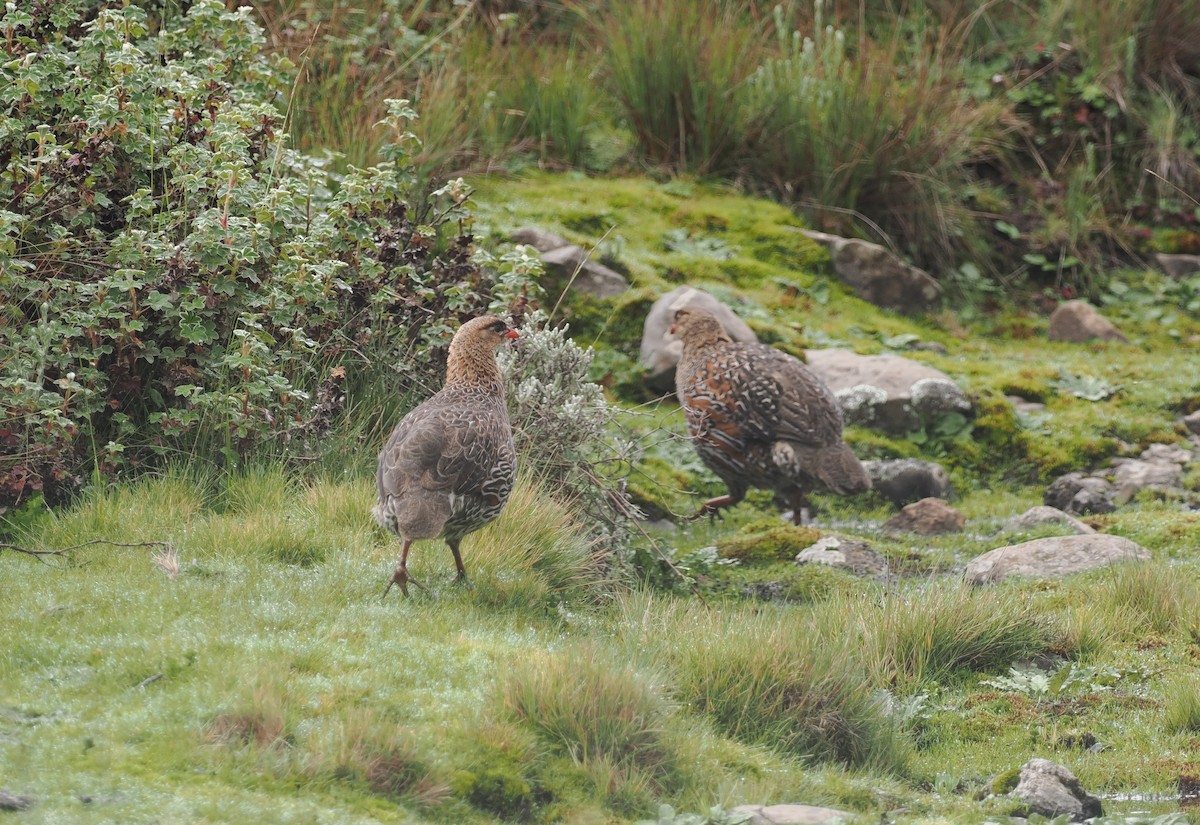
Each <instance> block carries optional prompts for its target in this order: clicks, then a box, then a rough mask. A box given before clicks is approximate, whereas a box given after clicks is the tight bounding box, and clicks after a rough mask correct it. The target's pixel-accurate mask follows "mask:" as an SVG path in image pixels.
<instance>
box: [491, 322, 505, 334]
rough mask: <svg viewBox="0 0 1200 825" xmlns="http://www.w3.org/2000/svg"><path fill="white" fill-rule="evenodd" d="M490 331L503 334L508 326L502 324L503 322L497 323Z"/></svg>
mask: <svg viewBox="0 0 1200 825" xmlns="http://www.w3.org/2000/svg"><path fill="white" fill-rule="evenodd" d="M492 330H493V331H495V332H505V331H507V330H508V324H506V323H504V322H503V321H497V322H496V323H494V324H492Z"/></svg>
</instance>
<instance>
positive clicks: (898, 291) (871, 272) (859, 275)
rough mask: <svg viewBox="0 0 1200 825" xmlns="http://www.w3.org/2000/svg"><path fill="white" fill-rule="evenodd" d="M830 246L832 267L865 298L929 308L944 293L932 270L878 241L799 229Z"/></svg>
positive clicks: (887, 305) (890, 305) (913, 309)
mask: <svg viewBox="0 0 1200 825" xmlns="http://www.w3.org/2000/svg"><path fill="white" fill-rule="evenodd" d="M800 231H801V232H802V233H803V234H804V235H805V236H807V237H809V238H812V239H813V240H814V241H816V242H817V243H819V244H821V245H822V246H824V247H825V248H826V249H828V250H829V257H830V259H831V260H832V261H833V271H834V272H835V273H837V276H838V278H839V279H840V280H841V281H842V282H843V283H845V284H846V285H847V286H849V287H850V288H851V289H853V290H854V291H855V293H857V295H858V297H860V298H862V299H863V300H864V301H870V302H871V303H872V304H874V305H875V306H878V307H883V308H884V309H894V310H897V311H899V312H905V313H910V314H912V313H919V312H926V311H928V310H930V309H932V308H934V307H935V306H936V305H937V303H938V301H939V300H941V297H942V287H941V285H940V284H939V283H938V282H937V281H935V280H934V279H933V278H932V277H930V275H929V273H927V272H925V271H924V270H921V269H917V268H916V267H915V266H912V265H911V264H907V263H905V262H904V261H902V260H900V259H899V258H898V257H896V256H895V255H894V254H893V253H891V252H889V251H888V250H887V249H885V248H883V247H882V246H880V245H879V244H875V243H870V242H869V241H862V240H859V239H857V238H842V237H839V236H837V235H829V234H827V233H825V232H815V231H812V230H807V229H802V230H800Z"/></svg>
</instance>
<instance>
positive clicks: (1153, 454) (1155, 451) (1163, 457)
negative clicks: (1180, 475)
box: [1114, 444, 1193, 464]
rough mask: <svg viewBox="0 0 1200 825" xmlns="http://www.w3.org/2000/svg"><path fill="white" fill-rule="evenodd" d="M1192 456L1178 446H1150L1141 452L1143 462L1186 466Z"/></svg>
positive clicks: (1191, 453)
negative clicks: (1167, 462)
mask: <svg viewBox="0 0 1200 825" xmlns="http://www.w3.org/2000/svg"><path fill="white" fill-rule="evenodd" d="M1192 455H1193V452H1192V451H1191V450H1189V449H1186V448H1185V447H1181V446H1180V445H1178V444H1151V445H1150V446H1149V447H1147V448H1146V449H1144V450H1142V460H1143V461H1173V462H1175V463H1176V464H1188V463H1190V462H1191V460H1192ZM1114 463H1115V462H1114Z"/></svg>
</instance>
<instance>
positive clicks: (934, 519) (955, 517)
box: [883, 497, 967, 536]
mask: <svg viewBox="0 0 1200 825" xmlns="http://www.w3.org/2000/svg"><path fill="white" fill-rule="evenodd" d="M966 523H967V519H966V516H964V515H963V514H962V513H960V512H958V510H955V509H954V508H953V507H951V506H950V505H949V504H947V503H946V502H945V501H943V500H942V499H940V498H933V497H930V498H923V499H921V500H920V501H914V502H913V503H912V504H908V505H906V506H905V507H904V509H903V510H901V511H900V512H899V513H896V515H894V516H892V517H891V518H890V519H888V520H887V521H885V522H884V524H883V529H884V532H887V533H918V534H920V535H922V536H936V535H941V534H943V533H958V532H960V531H961V530H962V529H963V527H964V526H966Z"/></svg>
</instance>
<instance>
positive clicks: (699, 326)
mask: <svg viewBox="0 0 1200 825" xmlns="http://www.w3.org/2000/svg"><path fill="white" fill-rule="evenodd" d="M671 334H672V335H674V336H675V337H676V338H678V339H679V340H680V341H682V342H683V345H684V346H685V347H686V346H688V345H689V344H696V345H699V344H705V343H709V342H712V341H732V340H733V339H732V338H730V337H729V334H728V333H726V332H725V327H723V326H721V322H720V321H718V320H717V317H716V316H715V315H713V314H712V313H711V312H709V311H708V310H705V309H697V308H695V307H684V308H682V309H677V310H675V322H674V323H673V324H671Z"/></svg>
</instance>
